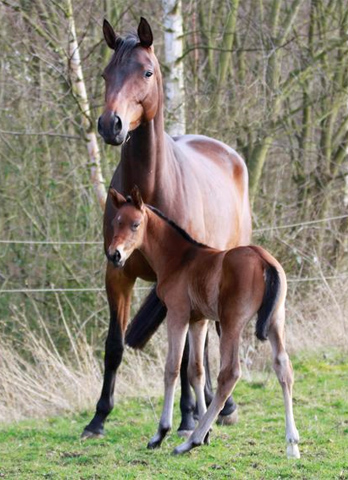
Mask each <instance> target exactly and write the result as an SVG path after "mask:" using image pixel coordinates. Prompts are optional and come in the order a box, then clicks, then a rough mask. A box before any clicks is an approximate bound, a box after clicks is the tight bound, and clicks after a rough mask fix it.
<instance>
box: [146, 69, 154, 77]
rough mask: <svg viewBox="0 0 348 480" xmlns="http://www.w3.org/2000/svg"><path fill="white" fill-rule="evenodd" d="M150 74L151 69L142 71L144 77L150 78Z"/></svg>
mask: <svg viewBox="0 0 348 480" xmlns="http://www.w3.org/2000/svg"><path fill="white" fill-rule="evenodd" d="M152 75H153V72H151V70H146V72H145V73H144V76H145V77H146V78H150V77H152Z"/></svg>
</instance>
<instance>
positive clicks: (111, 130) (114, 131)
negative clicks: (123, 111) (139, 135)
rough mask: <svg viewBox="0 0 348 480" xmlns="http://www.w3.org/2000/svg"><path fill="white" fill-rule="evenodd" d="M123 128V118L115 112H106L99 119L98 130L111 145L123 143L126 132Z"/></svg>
mask: <svg viewBox="0 0 348 480" xmlns="http://www.w3.org/2000/svg"><path fill="white" fill-rule="evenodd" d="M122 129H123V125H122V120H121V118H120V117H119V116H118V115H116V114H115V113H114V112H111V113H109V112H107V113H104V114H103V115H102V116H101V117H99V119H98V132H99V134H100V135H101V136H102V137H103V139H104V141H105V143H108V144H109V145H121V143H123V142H124V139H125V136H126V132H124V131H122Z"/></svg>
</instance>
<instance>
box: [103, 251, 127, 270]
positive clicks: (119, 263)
mask: <svg viewBox="0 0 348 480" xmlns="http://www.w3.org/2000/svg"><path fill="white" fill-rule="evenodd" d="M107 257H108V260H110V262H112V263H113V264H114V266H115V267H117V268H122V267H123V266H124V264H125V260H124V259H122V257H121V253H120V252H119V251H118V250H115V252H114V253H108V254H107Z"/></svg>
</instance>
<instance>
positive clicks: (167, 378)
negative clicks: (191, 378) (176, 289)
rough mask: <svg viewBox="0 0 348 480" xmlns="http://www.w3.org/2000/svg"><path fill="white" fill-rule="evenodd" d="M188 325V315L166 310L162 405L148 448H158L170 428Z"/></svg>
mask: <svg viewBox="0 0 348 480" xmlns="http://www.w3.org/2000/svg"><path fill="white" fill-rule="evenodd" d="M188 323H189V314H178V312H175V311H173V310H170V309H168V314H167V335H168V354H167V361H166V367H165V373H164V404H163V410H162V415H161V418H160V421H159V425H158V429H157V432H156V433H155V435H154V436H153V437H152V438H151V440H150V441H149V443H148V445H147V447H148V448H158V447H159V446H160V445H161V443H162V441H163V439H164V437H165V436H166V434H167V433H168V432H169V430H171V428H172V422H173V407H174V393H175V385H176V382H177V379H178V376H179V370H180V364H181V360H182V355H183V351H184V346H185V339H186V334H187V330H188Z"/></svg>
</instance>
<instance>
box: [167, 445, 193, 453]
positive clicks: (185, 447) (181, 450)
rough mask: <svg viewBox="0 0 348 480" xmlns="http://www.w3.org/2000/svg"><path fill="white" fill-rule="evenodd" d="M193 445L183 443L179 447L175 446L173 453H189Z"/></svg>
mask: <svg viewBox="0 0 348 480" xmlns="http://www.w3.org/2000/svg"><path fill="white" fill-rule="evenodd" d="M191 448H192V446H191V445H190V444H189V443H188V442H185V443H182V444H181V445H179V446H178V447H176V448H174V450H173V452H172V453H173V455H182V454H183V453H187V452H189V451H190V450H191Z"/></svg>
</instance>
